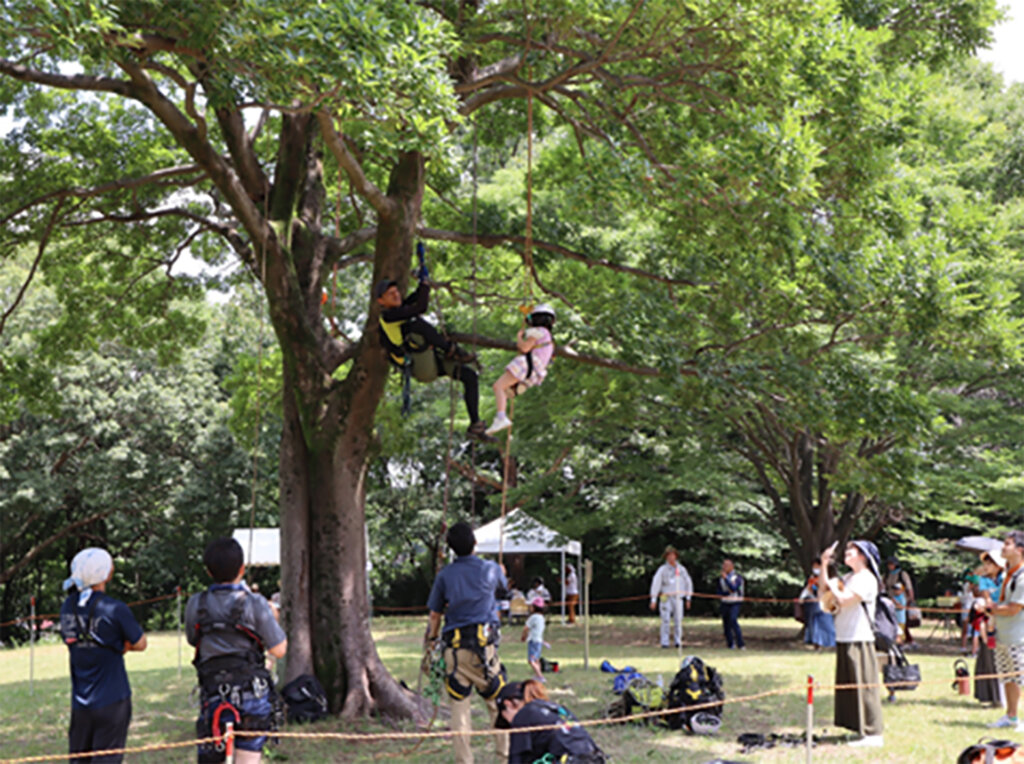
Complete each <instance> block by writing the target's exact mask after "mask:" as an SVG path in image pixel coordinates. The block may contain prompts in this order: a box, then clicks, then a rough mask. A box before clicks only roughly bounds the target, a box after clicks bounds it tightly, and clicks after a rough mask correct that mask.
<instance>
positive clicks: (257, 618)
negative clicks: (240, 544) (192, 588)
mask: <svg viewBox="0 0 1024 764" xmlns="http://www.w3.org/2000/svg"><path fill="white" fill-rule="evenodd" d="M201 596H202V595H201V594H193V595H192V596H191V597H190V598H189V600H188V604H187V605H186V606H185V629H186V634H187V637H188V643H189V644H190V645H195V644H196V640H197V639H198V634H197V632H196V623H198V621H199V599H200V597H201ZM239 598H244V600H243V603H242V618H241V623H242V625H243V626H245V627H246V628H248V629H251V630H252V631H253V632H254V633H255V634H256V635H257V636H258V637H259V638H260V640H261V641H262V642H263V647H264V649H267V650H269V649H270V648H272V647H277V645H279V644H281V643H282V642H283V641H284V640H285V633H284V629H282V628H281V626H280V625H279V624H278V622H277V619H275V618H274V613H273V612H272V611H271V609H270V605H269V604H268V603H267V600H266V599H265V598H264V597H263V595H262V594H254V593H253V592H250V591H248V590H247V589H246V588H245V587H244V586H242V584H214V585H213V586H211V587H210V588H209V589H208V590H207V592H206V610H207V612H208V614H209V617H210V619H212V620H213V621H219V622H222V623H229V622H231V612H232V610H233V609H234V606H235V601H236V600H237V599H239ZM251 646H252V640H251V639H249V637H247V636H246V635H245V634H244V633H243V632H241V631H239V630H237V629H231V630H228V629H220V630H217V631H213V632H208V633H206V634H203V637H202V642H201V644H200V646H199V660H200V662H203V661H206V660H209V659H210V658H219V657H221V656H224V655H242V654H244V653H245V652H246V651H247V650H249V649H251Z"/></svg>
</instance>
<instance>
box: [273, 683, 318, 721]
mask: <svg viewBox="0 0 1024 764" xmlns="http://www.w3.org/2000/svg"><path fill="white" fill-rule="evenodd" d="M281 697H283V698H284V703H285V708H286V709H287V712H288V721H290V722H299V723H300V724H302V723H305V722H315V721H318V720H320V719H323V718H324V717H326V716H327V693H326V692H324V688H323V685H321V684H320V681H319V680H318V679H317V678H316V677H315V676H313V675H312V674H303V675H302V676H298V677H295V679H293V680H292V681H290V682H289V683H288V684H286V685H285V686H284V687H282V688H281Z"/></svg>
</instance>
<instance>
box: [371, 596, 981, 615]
mask: <svg viewBox="0 0 1024 764" xmlns="http://www.w3.org/2000/svg"><path fill="white" fill-rule="evenodd" d="M678 596H679V597H680V598H683V599H685V598H689V597H693V598H694V599H709V600H720V599H723V598H724V597H726V596H727V595H724V594H706V593H704V592H693V593H692V594H689V595H687V594H680V595H678ZM649 599H650V596H649V595H647V594H634V595H629V596H626V597H606V598H604V599H597V600H591V601H590V604H591V605H608V604H614V603H620V602H640V601H642V600H649ZM741 602H756V603H759V604H776V605H787V604H788V605H792V604H794V603H797V602H817V600H801V599H800V598H799V597H744V598H743V599H742V600H741ZM547 604H548V606H550V607H559V606H561V605H563V604H568V600H566V601H564V602H563V601H562V600H551V601H550V602H548V603H547ZM908 607H916V608H917V609H918V610H920V611H921V612H922V613H938V614H948V615H956V614H958V613H962V612H964V611H963V609H962V608H945V607H923V606H920V605H913V606H908ZM373 609H374V610H379V611H381V612H394V613H425V612H427V607H426V606H425V605H374V606H373ZM898 609H899V608H898Z"/></svg>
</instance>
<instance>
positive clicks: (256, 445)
mask: <svg viewBox="0 0 1024 764" xmlns="http://www.w3.org/2000/svg"><path fill="white" fill-rule="evenodd" d="M269 203H270V202H269V195H268V194H264V196H263V219H264V220H266V219H267V215H268V214H269ZM266 283H267V239H266V236H264V237H263V240H262V241H261V242H260V288H261V289H266ZM258 292H259V290H257V293H258ZM257 303H258V305H259V313H260V324H259V326H260V328H259V332H258V333H257V343H258V344H257V347H256V431H255V433H254V436H253V442H252V488H251V491H252V504H251V506H250V508H249V555H248V557H247V558H246V559H247V560H248V561H249V564H250V565H251V564H252V545H253V536H255V534H256V530H255V529H256V491H257V487H258V485H259V474H260V467H259V454H260V431H261V430H262V429H263V315H264V313H266V311H265V310H264V309H263V305H262V303H261V302H260V301H259V300H257Z"/></svg>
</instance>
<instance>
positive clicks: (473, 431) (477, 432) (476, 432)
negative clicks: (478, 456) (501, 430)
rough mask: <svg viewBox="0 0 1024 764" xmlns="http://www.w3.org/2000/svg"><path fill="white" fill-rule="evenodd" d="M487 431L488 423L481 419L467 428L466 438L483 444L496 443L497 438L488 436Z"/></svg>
mask: <svg viewBox="0 0 1024 764" xmlns="http://www.w3.org/2000/svg"><path fill="white" fill-rule="evenodd" d="M486 430H487V422H485V421H484V420H483V419H479V420H477V421H476V422H473V424H471V425H470V426H469V427H467V428H466V437H468V438H469V439H470V440H478V441H480V442H481V443H496V442H497V438H492V437H491V436H490V435H488V434H487V432H486Z"/></svg>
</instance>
